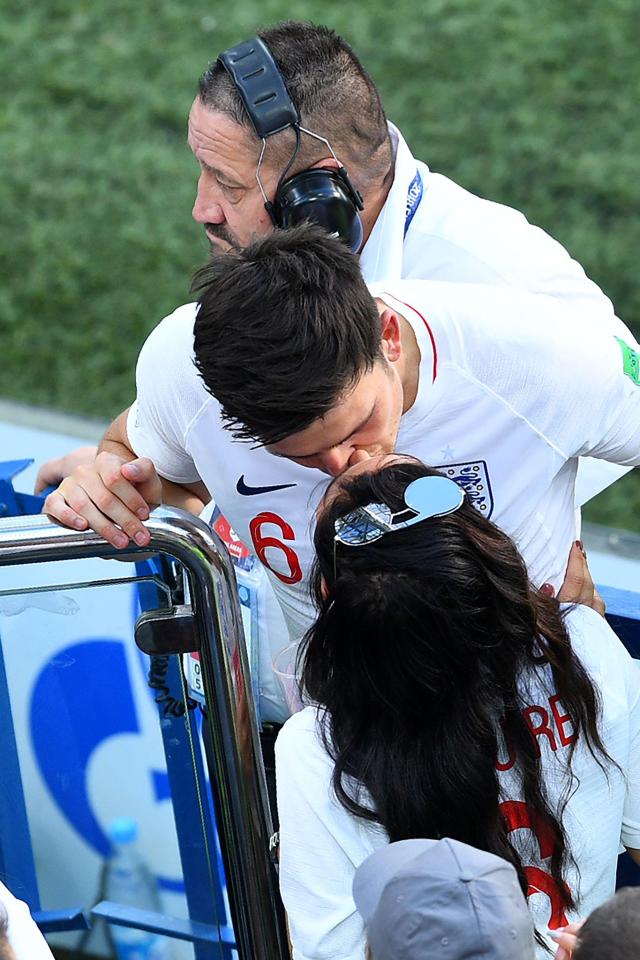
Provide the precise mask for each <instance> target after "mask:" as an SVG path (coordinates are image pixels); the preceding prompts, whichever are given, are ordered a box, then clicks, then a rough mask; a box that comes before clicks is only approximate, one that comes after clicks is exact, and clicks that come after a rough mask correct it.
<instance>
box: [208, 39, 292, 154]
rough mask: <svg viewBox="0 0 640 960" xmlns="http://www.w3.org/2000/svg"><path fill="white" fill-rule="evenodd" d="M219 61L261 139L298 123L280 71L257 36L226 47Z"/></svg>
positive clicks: (269, 52)
mask: <svg viewBox="0 0 640 960" xmlns="http://www.w3.org/2000/svg"><path fill="white" fill-rule="evenodd" d="M218 63H220V64H222V66H223V67H224V69H225V70H226V71H227V73H228V74H229V75H230V77H231V79H232V80H233V82H234V84H235V86H236V89H237V91H238V93H239V94H240V98H241V99H242V102H243V103H244V106H245V109H246V111H247V113H248V114H249V119H250V120H251V122H252V124H253V126H254V129H255V131H256V133H257V134H258V136H259V137H260V139H261V140H264V139H265V138H266V137H270V136H271V134H273V133H279V132H280V130H285V129H286V128H287V127H295V126H297V125H298V124H299V123H300V114H299V113H298V111H297V109H296V107H295V106H294V104H293V101H292V99H291V96H290V95H289V91H288V90H287V86H286V84H285V82H284V79H283V77H282V74H281V73H280V71H279V70H278V67H277V64H276V62H275V60H274V59H273V55H272V53H271V51H270V50H269V48H268V47H267V45H266V44H265V43H264V42H263V41H262V40H261V39H260V37H252V38H251V39H250V40H245V41H244V43H239V44H238V45H237V46H236V47H231V48H230V49H229V50H225V52H224V53H221V54H220V56H219V57H218Z"/></svg>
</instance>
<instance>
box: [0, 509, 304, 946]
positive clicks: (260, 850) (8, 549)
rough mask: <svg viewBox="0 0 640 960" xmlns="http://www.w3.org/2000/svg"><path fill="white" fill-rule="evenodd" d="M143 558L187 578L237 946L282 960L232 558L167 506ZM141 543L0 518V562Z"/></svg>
mask: <svg viewBox="0 0 640 960" xmlns="http://www.w3.org/2000/svg"><path fill="white" fill-rule="evenodd" d="M145 527H146V528H147V530H148V531H149V533H150V535H151V540H150V542H149V545H148V547H147V548H145V552H146V553H160V554H166V555H167V556H170V557H174V558H175V559H176V560H178V561H179V562H180V563H181V564H182V565H183V566H184V568H185V569H186V570H187V571H188V573H189V579H190V590H191V598H192V606H193V613H194V615H195V618H196V623H197V625H198V629H199V631H200V636H201V640H202V646H204V645H205V644H206V646H207V648H208V652H209V656H204V657H202V658H201V666H202V679H203V684H204V690H205V697H206V703H207V713H208V718H209V724H210V732H211V737H212V741H213V748H214V749H213V750H212V751H211V753H212V756H208V757H207V759H208V762H209V765H210V767H212V768H213V769H211V770H210V774H211V777H212V780H214V781H215V783H216V784H217V789H218V794H219V799H220V811H219V813H220V817H219V821H220V822H219V824H218V828H219V830H220V834H221V841H222V848H223V855H224V858H225V867H226V874H227V889H228V893H229V901H230V905H231V911H232V918H233V925H234V932H235V935H236V943H237V949H238V953H239V956H240V958H241V960H286V958H288V956H289V952H288V948H287V946H286V943H285V942H283V941H284V938H283V935H282V932H281V927H280V924H279V919H278V894H277V891H276V890H275V881H274V870H273V867H272V865H271V861H270V853H269V839H270V837H271V834H272V832H273V830H272V821H271V813H270V809H269V802H268V796H267V789H266V781H265V775H264V767H263V763H262V755H261V752H260V742H259V737H258V729H257V722H256V713H255V708H254V704H253V699H252V692H251V680H250V674H249V667H248V662H247V655H246V649H245V642H244V633H243V628H242V617H241V613H240V604H239V600H238V594H237V588H236V581H235V575H234V571H233V565H232V563H231V559H230V557H229V555H228V553H227V551H226V549H225V547H224V545H223V543H222V541H221V540H220V538H219V537H218V535H217V534H216V533H215V532H214V531H212V530H211V529H210V527H208V526H207V525H206V524H205V523H203V522H202V521H200V520H197V519H196V518H195V517H193V516H191V515H190V514H187V513H185V512H183V511H182V510H177V509H170V508H166V507H161V508H159V509H158V510H156V511H154V512H153V513H152V514H151V517H150V518H149V520H147V521H146V522H145ZM140 552H141V551H140V548H139V547H136V546H135V545H133V546H130V547H128V548H126V549H125V550H116V549H115V548H114V547H112V546H111V544H109V543H107V541H106V540H103V539H102V537H100V536H98V534H96V533H94V532H93V531H75V530H70V529H67V528H66V527H61V526H58V525H57V524H56V523H54V522H52V521H51V520H49V519H48V518H47V517H45V516H42V515H40V516H29V517H18V518H11V519H0V566H17V565H21V564H28V563H43V562H54V561H60V560H78V559H84V558H87V557H101V558H104V559H111V558H115V557H118V558H120V559H125V558H126V557H127V556H128V555H134V554H135V555H139V554H140Z"/></svg>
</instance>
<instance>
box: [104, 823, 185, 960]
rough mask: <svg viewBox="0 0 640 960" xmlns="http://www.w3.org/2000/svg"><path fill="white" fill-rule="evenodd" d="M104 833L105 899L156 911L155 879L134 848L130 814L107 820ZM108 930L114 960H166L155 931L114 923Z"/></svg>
mask: <svg viewBox="0 0 640 960" xmlns="http://www.w3.org/2000/svg"><path fill="white" fill-rule="evenodd" d="M108 832H109V839H110V840H111V844H112V849H113V853H112V855H111V859H110V861H109V864H108V866H107V876H106V882H105V892H106V896H107V899H108V900H113V901H114V902H115V903H120V904H122V905H123V906H127V907H137V908H138V909H139V910H152V911H155V912H156V913H158V912H160V900H159V897H158V889H157V887H156V883H155V879H154V877H153V876H152V874H151V873H150V871H149V869H148V867H147V866H146V864H145V863H144V861H143V860H142V858H141V856H140V854H139V853H138V850H137V849H136V840H137V838H138V824H137V823H136V821H135V820H133V819H132V818H131V817H118V818H117V819H116V820H112V821H111V823H110V824H109V830H108ZM110 933H111V939H112V941H113V945H114V947H115V950H116V954H117V956H118V960H170V957H169V950H168V946H167V943H166V941H165V940H163V939H162V938H161V937H160V936H159V935H158V934H156V933H150V932H149V931H147V930H136V929H134V928H133V927H120V926H116V925H115V924H111V926H110Z"/></svg>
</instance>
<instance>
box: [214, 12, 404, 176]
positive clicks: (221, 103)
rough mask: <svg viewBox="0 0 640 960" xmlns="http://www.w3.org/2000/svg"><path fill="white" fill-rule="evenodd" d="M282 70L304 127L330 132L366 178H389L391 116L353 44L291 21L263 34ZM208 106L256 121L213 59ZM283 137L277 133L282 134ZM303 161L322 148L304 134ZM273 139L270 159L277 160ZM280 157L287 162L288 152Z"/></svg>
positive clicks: (248, 123) (342, 156) (235, 117)
mask: <svg viewBox="0 0 640 960" xmlns="http://www.w3.org/2000/svg"><path fill="white" fill-rule="evenodd" d="M258 36H260V37H261V38H262V40H264V42H265V43H266V44H267V46H268V47H269V50H270V51H271V53H272V54H273V57H274V59H275V61H276V63H277V65H278V68H279V70H280V72H281V73H282V75H283V77H284V79H285V81H286V84H287V87H288V89H289V92H290V94H291V97H292V99H293V102H294V103H295V105H296V107H297V108H298V110H299V112H300V116H301V118H302V126H303V127H306V128H307V129H309V130H312V131H314V133H318V134H320V135H321V136H323V137H326V138H327V139H328V140H329V142H330V143H331V145H332V146H333V148H334V150H335V151H336V153H337V154H338V156H339V157H340V159H341V160H342V161H343V163H345V164H346V165H347V166H349V165H352V164H353V165H356V166H358V168H359V170H360V172H361V174H362V175H364V176H365V179H369V180H374V179H376V178H378V177H383V176H384V175H385V174H386V173H387V171H388V169H389V166H390V163H391V145H390V140H389V131H388V128H387V119H386V116H385V113H384V109H383V107H382V103H381V101H380V95H379V94H378V91H377V89H376V86H375V84H374V82H373V80H372V79H371V77H370V76H369V74H368V73H367V71H366V70H365V68H364V67H363V66H362V64H361V63H360V61H359V59H358V57H357V56H356V54H355V53H354V51H353V50H352V48H351V47H350V46H349V44H348V43H347V42H346V41H345V40H343V39H342V37H340V36H338V34H337V33H335V32H334V31H333V30H330V29H329V28H328V27H322V26H318V25H316V24H313V23H299V22H296V21H293V20H289V21H287V22H286V23H280V24H277V25H276V26H274V27H268V28H267V29H265V30H261V31H260V32H259V34H258ZM199 90H200V98H201V99H202V102H203V103H204V104H205V106H207V107H210V108H211V109H212V110H216V111H220V112H221V113H226V114H227V115H228V116H230V117H231V118H232V120H234V121H235V122H236V123H240V124H242V125H244V126H248V127H249V128H250V131H251V134H252V135H253V136H255V132H254V131H253V127H252V126H251V121H250V120H249V117H248V115H247V112H246V110H245V108H244V105H243V103H242V101H241V99H240V97H239V96H238V93H237V90H236V88H235V86H234V85H233V82H232V81H231V79H230V77H229V75H228V74H227V72H226V70H225V69H224V67H222V66H221V65H220V64H219V63H218V61H217V60H216V61H213V63H211V64H210V65H209V67H208V69H207V70H206V71H205V73H204V74H203V75H202V77H201V79H200V87H199ZM276 139H277V138H276ZM302 139H303V144H302V152H301V155H300V158H299V159H300V161H302V162H308V161H311V162H313V159H314V157H313V156H306V154H307V153H309V152H311V153H313V152H314V151H315V152H317V150H318V149H322V150H323V151H324V153H326V148H325V147H319V144H318V142H317V141H313V140H310V138H309V137H303V138H302ZM273 151H274V145H271V144H270V151H269V153H268V154H267V159H268V160H269V159H271V160H274V153H273ZM275 152H276V157H275V161H274V162H278V163H279V162H282V161H283V160H284V155H283V156H278V153H279V151H278V149H277V147H275Z"/></svg>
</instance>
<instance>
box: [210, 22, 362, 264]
mask: <svg viewBox="0 0 640 960" xmlns="http://www.w3.org/2000/svg"><path fill="white" fill-rule="evenodd" d="M218 62H219V63H221V64H222V66H223V67H224V69H225V70H226V71H227V73H228V74H229V76H230V77H231V79H232V80H233V83H234V84H235V87H236V89H237V91H238V93H239V94H240V97H241V99H242V102H243V103H244V106H245V108H246V111H247V113H248V114H249V118H250V120H251V122H252V124H253V126H254V128H255V131H256V133H257V134H258V136H259V137H260V139H261V140H262V152H261V153H260V159H259V160H258V168H257V170H256V179H257V181H258V186H259V187H260V190H261V191H262V196H263V197H264V201H265V204H264V205H265V207H266V209H267V212H268V213H269V216H270V217H271V220H272V222H273V225H274V226H276V227H292V226H295V224H298V223H302V222H303V221H304V220H312V221H313V222H314V223H318V224H320V226H321V227H323V228H324V229H325V230H326V231H327V232H328V233H331V234H333V235H335V236H338V237H339V238H340V239H341V240H343V241H344V242H345V243H346V244H347V246H348V247H350V249H351V250H353V251H354V253H357V251H358V250H359V249H360V247H361V246H362V239H363V236H364V232H363V227H362V220H361V218H360V214H359V213H358V211H359V210H363V209H364V204H363V202H362V196H361V195H360V193H359V191H358V190H356V188H355V187H354V185H353V183H352V182H351V180H350V178H349V174H348V173H347V171H346V170H345V168H344V167H343V166H342V165H340V166H339V167H338V169H337V170H334V169H325V168H323V167H312V168H311V169H309V170H303V171H301V172H300V173H296V174H295V175H294V176H293V177H289V178H288V179H287V178H286V177H287V173H288V172H289V170H290V168H291V166H292V164H293V162H294V161H295V158H296V156H297V155H298V151H299V149H300V134H301V133H304V134H307V135H308V136H310V137H314V138H315V139H316V140H321V141H322V142H323V143H325V144H326V145H327V147H328V149H329V151H330V152H331V154H332V156H333V157H334V159H335V160H337V159H338V158H337V157H336V155H335V153H334V152H333V148H332V147H331V144H330V143H329V141H328V140H327V139H326V138H325V137H322V136H320V135H319V134H317V133H314V132H313V131H311V130H306V129H305V128H304V127H302V126H301V125H300V114H299V113H298V110H297V109H296V107H295V105H294V104H293V101H292V100H291V96H290V95H289V91H288V90H287V87H286V84H285V82H284V78H283V76H282V74H281V73H280V71H279V69H278V66H277V64H276V62H275V60H274V59H273V56H272V54H271V51H270V50H269V48H268V47H267V45H266V44H265V43H264V42H263V41H262V40H261V39H260V37H253V38H252V39H251V40H247V41H245V42H244V43H240V44H238V46H237V47H231V49H229V50H225V52H224V53H221V54H220V56H219V57H218ZM287 127H292V128H293V130H294V131H295V134H296V146H295V150H294V152H293V154H292V156H291V159H290V160H289V163H288V164H287V166H286V167H285V169H284V171H283V173H282V176H281V177H280V180H279V181H278V186H277V189H276V195H275V199H274V200H273V202H270V201H269V199H268V198H267V196H266V194H265V191H264V189H263V186H262V181H261V180H260V167H261V164H262V160H263V157H264V152H265V148H266V143H267V137H270V136H271V135H272V134H274V133H279V132H280V130H285V129H286V128H287ZM338 162H339V161H338Z"/></svg>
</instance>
